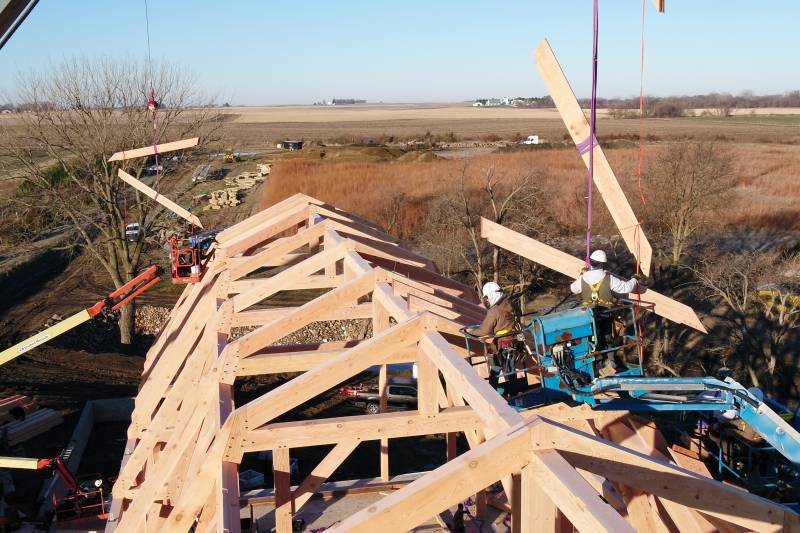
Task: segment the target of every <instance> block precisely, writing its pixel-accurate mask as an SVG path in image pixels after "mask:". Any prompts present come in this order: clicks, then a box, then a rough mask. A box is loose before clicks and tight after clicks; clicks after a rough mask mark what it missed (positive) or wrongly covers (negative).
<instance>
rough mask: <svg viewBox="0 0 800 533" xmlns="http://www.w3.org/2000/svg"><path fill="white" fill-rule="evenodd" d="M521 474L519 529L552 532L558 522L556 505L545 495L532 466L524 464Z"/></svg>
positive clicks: (527, 532)
mask: <svg viewBox="0 0 800 533" xmlns="http://www.w3.org/2000/svg"><path fill="white" fill-rule="evenodd" d="M521 475H522V487H521V489H522V505H521V506H520V513H521V515H522V516H521V517H520V531H521V532H522V533H539V532H544V533H554V532H555V531H556V525H557V523H558V522H557V521H558V507H556V505H555V504H554V503H553V500H551V499H550V497H549V496H548V495H547V492H546V491H545V490H544V487H543V486H542V484H541V482H540V480H539V479H538V478H537V477H536V471H535V470H534V467H533V466H531V465H527V466H525V467H524V468H523V469H522V473H521Z"/></svg>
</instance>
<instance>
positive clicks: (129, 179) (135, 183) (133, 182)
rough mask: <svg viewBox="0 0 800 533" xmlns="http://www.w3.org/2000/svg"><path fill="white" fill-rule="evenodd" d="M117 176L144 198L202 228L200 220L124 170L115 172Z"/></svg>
mask: <svg viewBox="0 0 800 533" xmlns="http://www.w3.org/2000/svg"><path fill="white" fill-rule="evenodd" d="M117 174H118V175H119V179H121V180H122V181H124V182H125V183H127V184H129V185H130V186H131V187H133V188H134V189H136V190H138V191H139V192H141V193H143V194H144V195H145V196H149V197H150V198H152V199H153V200H155V201H156V202H158V203H160V204H161V205H163V206H164V207H166V208H167V209H169V210H170V211H172V212H173V213H175V214H176V215H178V216H179V217H181V218H182V219H184V220H187V221H188V222H190V223H192V224H194V225H195V226H197V227H198V228H202V227H203V224H202V223H201V222H200V219H199V218H197V217H196V216H195V215H193V214H191V213H190V212H189V211H187V210H186V209H184V208H183V207H181V206H179V205H178V204H176V203H175V202H173V201H172V200H170V199H169V198H167V197H166V196H163V195H161V194H159V193H158V191H156V190H154V189H152V188H150V187H148V186H147V185H145V184H144V183H142V182H141V181H139V180H137V179H136V178H134V177H133V176H131V175H130V174H128V173H127V172H125V171H124V170H122V169H119V170H118V171H117Z"/></svg>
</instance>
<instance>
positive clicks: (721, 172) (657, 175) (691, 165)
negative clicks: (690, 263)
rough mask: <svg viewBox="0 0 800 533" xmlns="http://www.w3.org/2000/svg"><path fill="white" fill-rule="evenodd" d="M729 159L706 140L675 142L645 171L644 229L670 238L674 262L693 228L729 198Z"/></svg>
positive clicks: (677, 260)
mask: <svg viewBox="0 0 800 533" xmlns="http://www.w3.org/2000/svg"><path fill="white" fill-rule="evenodd" d="M732 181H733V167H732V165H731V163H730V158H729V157H728V156H727V154H725V153H724V152H723V151H722V150H721V149H720V148H719V147H718V146H716V145H714V144H710V143H693V144H690V143H679V144H675V145H672V146H670V147H669V148H668V149H667V150H666V151H665V152H663V153H662V154H661V155H659V156H658V158H657V159H656V161H655V162H654V163H653V165H652V170H650V171H649V172H648V177H647V179H646V180H645V183H646V184H647V187H648V195H647V198H648V200H647V211H648V228H649V229H650V230H654V231H655V232H656V233H657V234H661V235H663V236H666V237H668V239H669V240H670V241H671V248H672V250H671V252H672V253H671V256H672V257H671V259H672V263H673V264H675V265H677V264H678V263H679V262H680V260H681V256H682V255H683V254H684V252H685V250H686V246H687V243H688V241H689V239H690V237H691V236H692V235H694V233H695V231H696V230H697V229H698V228H699V227H700V226H702V225H703V224H705V223H708V222H710V221H711V215H712V214H713V213H715V212H717V211H718V210H719V209H721V208H722V207H724V206H725V205H726V203H727V202H728V201H729V199H730V192H731V191H730V189H731V184H732Z"/></svg>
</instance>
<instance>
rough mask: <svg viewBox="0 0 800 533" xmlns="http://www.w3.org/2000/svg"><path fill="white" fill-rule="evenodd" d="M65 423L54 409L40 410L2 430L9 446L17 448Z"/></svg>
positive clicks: (5, 441) (4, 439) (0, 430)
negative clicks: (18, 445)
mask: <svg viewBox="0 0 800 533" xmlns="http://www.w3.org/2000/svg"><path fill="white" fill-rule="evenodd" d="M63 421H64V419H63V418H62V417H61V413H59V412H58V411H53V410H52V409H39V410H38V411H36V412H34V413H33V414H31V415H30V416H28V417H26V418H25V420H17V421H16V422H11V423H10V424H6V425H5V426H3V427H2V428H0V432H2V440H3V442H4V443H5V444H6V445H7V446H16V445H17V444H20V443H23V442H25V441H27V440H30V439H32V438H34V437H36V436H37V435H41V434H42V433H44V432H46V431H48V430H50V429H52V428H54V427H56V426H58V425H59V424H61V423H62V422H63Z"/></svg>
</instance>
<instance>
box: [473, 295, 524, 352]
mask: <svg viewBox="0 0 800 533" xmlns="http://www.w3.org/2000/svg"><path fill="white" fill-rule="evenodd" d="M483 303H484V305H485V306H486V307H488V308H489V311H488V312H487V313H486V316H485V317H484V319H483V322H481V325H480V326H478V327H477V328H475V329H473V330H471V331H470V333H471V334H472V335H475V336H476V337H483V336H485V335H502V334H503V333H510V332H511V331H512V330H513V329H514V309H513V308H512V307H511V302H509V301H508V298H507V297H506V295H505V293H504V292H503V289H501V288H500V285H498V284H497V283H495V282H494V281H490V282H489V283H486V284H485V285H484V286H483ZM486 340H487V342H493V341H494V339H491V338H490V339H486Z"/></svg>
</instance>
